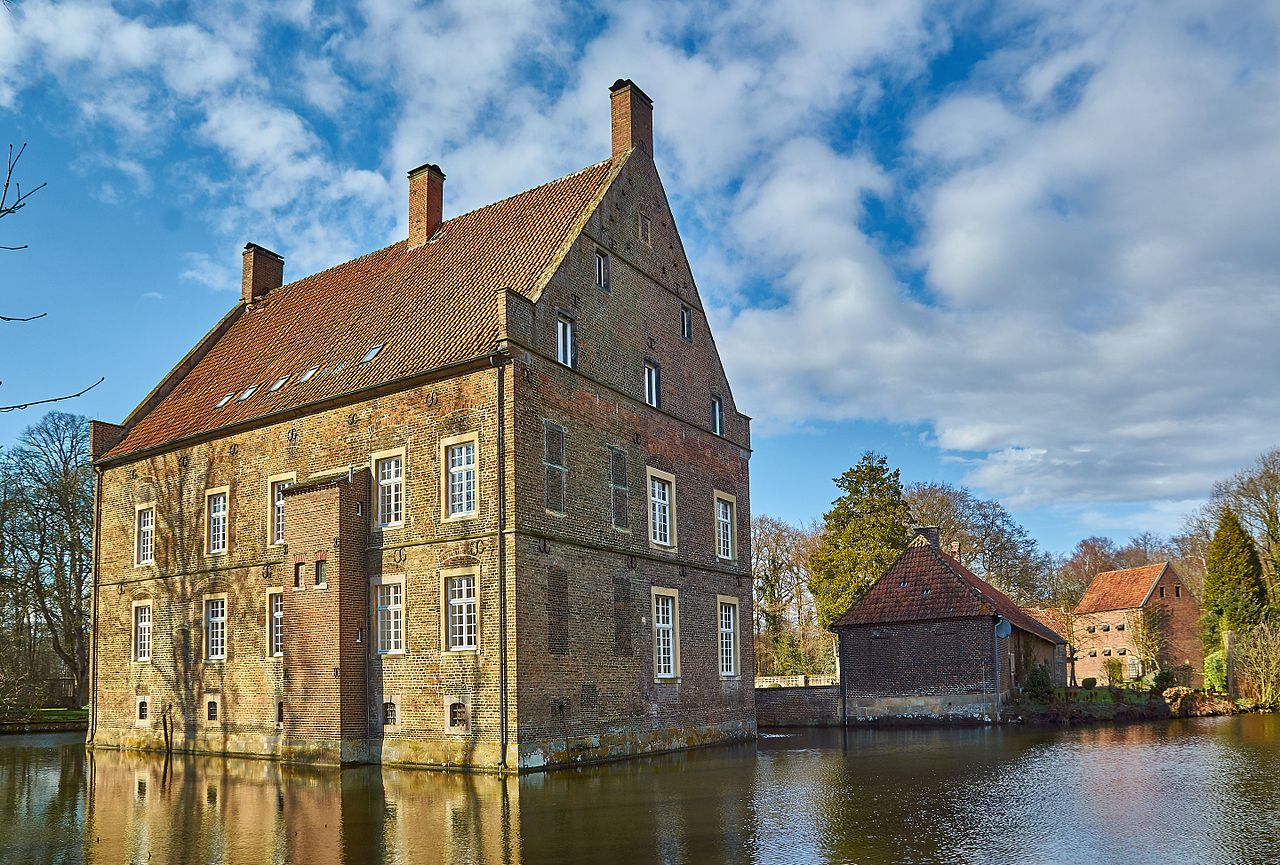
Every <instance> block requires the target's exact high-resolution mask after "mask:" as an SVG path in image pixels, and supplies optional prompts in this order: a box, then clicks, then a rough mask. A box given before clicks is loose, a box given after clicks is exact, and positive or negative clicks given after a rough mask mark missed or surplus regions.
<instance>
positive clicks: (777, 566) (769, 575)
mask: <svg viewBox="0 0 1280 865" xmlns="http://www.w3.org/2000/svg"><path fill="white" fill-rule="evenodd" d="M816 538H817V532H816V531H815V530H806V529H802V528H798V527H796V526H793V525H790V524H788V523H784V522H783V521H781V520H779V519H775V518H774V517H769V516H758V517H756V518H755V519H753V520H752V521H751V571H752V578H753V581H754V583H755V602H754V603H755V631H756V643H755V645H756V670H757V672H758V673H759V674H761V675H774V674H799V673H823V672H828V671H829V670H830V669H831V667H832V657H831V646H832V637H831V635H830V634H828V633H826V632H824V631H822V630H821V629H820V628H819V627H818V616H817V610H816V608H815V606H814V602H813V596H812V595H811V594H810V593H809V589H808V581H809V570H808V561H809V553H810V551H811V549H812V546H813V544H814V542H815V540H816Z"/></svg>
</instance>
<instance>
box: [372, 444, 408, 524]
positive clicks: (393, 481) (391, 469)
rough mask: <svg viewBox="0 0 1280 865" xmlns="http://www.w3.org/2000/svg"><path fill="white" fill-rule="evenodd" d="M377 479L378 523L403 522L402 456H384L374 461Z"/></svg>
mask: <svg viewBox="0 0 1280 865" xmlns="http://www.w3.org/2000/svg"><path fill="white" fill-rule="evenodd" d="M374 466H375V470H376V471H375V477H377V479H378V525H380V526H398V525H400V524H401V523H403V522H404V457H402V456H400V455H398V454H397V455H396V456H389V457H384V458H383V459H380V460H377V461H375V463H374Z"/></svg>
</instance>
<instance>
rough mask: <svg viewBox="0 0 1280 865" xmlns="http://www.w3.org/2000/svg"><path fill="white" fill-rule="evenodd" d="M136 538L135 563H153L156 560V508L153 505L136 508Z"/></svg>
mask: <svg viewBox="0 0 1280 865" xmlns="http://www.w3.org/2000/svg"><path fill="white" fill-rule="evenodd" d="M137 538H138V543H137V549H136V552H137V561H136V563H137V564H139V565H150V564H153V563H154V562H155V560H156V509H155V508H154V507H146V508H139V509H138V526H137Z"/></svg>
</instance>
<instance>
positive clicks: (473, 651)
mask: <svg viewBox="0 0 1280 865" xmlns="http://www.w3.org/2000/svg"><path fill="white" fill-rule="evenodd" d="M445 652H447V653H448V654H450V655H478V654H480V650H479V649H478V648H474V647H468V648H465V649H445Z"/></svg>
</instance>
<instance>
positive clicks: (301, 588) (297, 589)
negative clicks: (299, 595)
mask: <svg viewBox="0 0 1280 865" xmlns="http://www.w3.org/2000/svg"><path fill="white" fill-rule="evenodd" d="M306 590H307V587H306V586H294V587H293V591H295V592H305V591H306Z"/></svg>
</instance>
